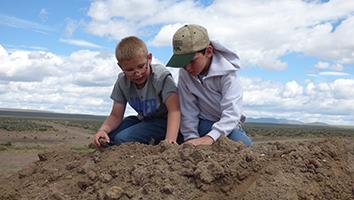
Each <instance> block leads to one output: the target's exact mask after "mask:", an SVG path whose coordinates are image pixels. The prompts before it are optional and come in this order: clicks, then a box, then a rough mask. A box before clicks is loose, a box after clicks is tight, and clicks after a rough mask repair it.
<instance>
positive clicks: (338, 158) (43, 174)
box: [0, 137, 354, 200]
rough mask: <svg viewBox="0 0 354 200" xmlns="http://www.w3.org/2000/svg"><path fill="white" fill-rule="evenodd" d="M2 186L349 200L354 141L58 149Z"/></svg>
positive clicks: (96, 194)
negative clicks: (82, 151) (87, 150)
mask: <svg viewBox="0 0 354 200" xmlns="http://www.w3.org/2000/svg"><path fill="white" fill-rule="evenodd" d="M38 157H39V160H38V161H36V162H35V163H33V164H32V165H31V166H28V167H27V168H25V169H23V170H21V171H19V172H18V173H16V174H14V175H12V176H10V177H9V178H6V179H3V180H1V182H0V199H9V200H13V199H32V198H33V199H59V200H60V199H85V200H90V199H102V200H114V199H351V198H354V194H353V192H354V191H353V190H354V167H353V166H354V141H353V140H352V139H328V140H320V141H312V142H311V141H310V142H274V143H266V144H258V145H254V146H253V147H251V148H247V147H245V146H244V145H242V144H241V143H238V142H233V141H230V140H229V139H227V138H224V137H223V138H221V139H219V140H218V141H217V142H216V143H215V144H214V145H212V146H198V147H193V146H190V145H168V144H165V143H161V144H159V145H156V146H151V145H143V144H138V143H129V144H124V145H120V146H113V147H111V148H108V149H105V150H104V151H102V152H100V151H94V152H90V153H78V152H73V151H69V150H65V149H64V150H63V149H62V150H55V151H52V152H46V153H42V154H39V156H38Z"/></svg>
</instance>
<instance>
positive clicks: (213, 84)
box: [94, 25, 252, 147]
mask: <svg viewBox="0 0 354 200" xmlns="http://www.w3.org/2000/svg"><path fill="white" fill-rule="evenodd" d="M173 52H174V55H173V56H172V58H171V59H170V61H169V62H168V64H167V66H171V67H177V68H181V69H180V71H179V80H178V96H179V97H178V96H177V89H176V86H175V84H174V82H173V79H172V77H171V75H170V73H169V72H168V70H167V69H165V68H164V67H163V66H160V65H151V59H152V55H151V54H150V53H148V52H147V48H146V46H145V44H144V42H143V41H141V40H140V39H138V38H136V37H127V38H124V39H123V40H122V41H121V42H120V43H119V44H118V46H117V48H116V57H117V60H118V65H119V67H120V68H121V69H122V71H123V72H122V73H121V74H119V76H118V80H117V82H116V84H115V86H114V89H113V92H112V95H111V98H112V99H113V107H112V112H111V114H110V115H109V116H108V118H107V119H106V121H105V122H104V123H103V125H102V126H101V128H100V129H99V130H98V132H97V133H96V135H95V138H94V143H95V144H96V146H98V147H100V145H101V144H100V142H99V139H100V138H104V140H105V141H107V142H109V143H111V144H122V143H124V142H132V141H136V142H141V143H145V144H148V143H150V141H151V140H154V141H155V142H156V143H158V142H159V141H161V140H163V139H165V140H166V141H167V142H168V143H170V144H172V143H176V141H177V138H178V140H179V142H180V141H181V137H180V136H181V135H179V134H178V131H179V125H180V121H181V128H180V131H181V134H182V135H183V136H184V141H185V143H189V144H192V145H194V146H197V145H210V144H212V143H214V142H215V141H216V140H217V139H218V138H219V137H220V135H221V134H223V135H225V136H228V137H229V138H230V139H232V140H235V141H242V142H243V143H245V144H246V145H251V143H252V142H251V140H250V138H249V137H248V136H247V135H246V133H245V131H244V130H243V129H242V127H241V112H242V111H241V103H242V90H241V86H240V83H239V77H238V76H237V74H236V72H237V70H238V69H239V68H240V67H239V64H238V62H239V58H238V56H237V55H236V54H235V53H233V52H231V51H230V50H228V49H226V48H225V47H223V46H222V45H220V44H218V43H217V42H211V41H210V40H209V36H208V33H207V30H206V29H205V28H204V27H202V26H198V25H185V26H183V27H181V28H180V29H179V30H177V32H176V33H175V34H174V36H173ZM179 102H181V106H180V105H179ZM126 103H129V104H130V105H131V106H132V108H133V109H134V110H135V111H137V113H138V116H129V117H127V118H124V119H123V114H124V110H125V106H126ZM181 113H182V115H181Z"/></svg>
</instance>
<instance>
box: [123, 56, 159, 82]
mask: <svg viewBox="0 0 354 200" xmlns="http://www.w3.org/2000/svg"><path fill="white" fill-rule="evenodd" d="M151 59H152V55H151V53H149V54H148V55H146V54H141V55H138V56H136V57H135V58H133V59H130V60H124V61H121V62H119V63H118V65H119V66H120V68H121V69H122V71H123V72H124V74H125V75H126V76H127V78H128V79H129V80H130V81H132V82H134V83H135V84H136V85H137V87H138V88H142V87H144V85H145V82H146V80H147V79H148V77H149V75H150V67H149V66H150V63H151Z"/></svg>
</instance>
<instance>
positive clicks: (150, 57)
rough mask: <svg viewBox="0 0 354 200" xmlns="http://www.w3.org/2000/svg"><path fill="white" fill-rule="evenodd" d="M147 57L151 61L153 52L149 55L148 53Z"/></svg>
mask: <svg viewBox="0 0 354 200" xmlns="http://www.w3.org/2000/svg"><path fill="white" fill-rule="evenodd" d="M147 59H148V60H149V61H151V60H152V53H148V55H147Z"/></svg>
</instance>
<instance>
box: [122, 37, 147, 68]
mask: <svg viewBox="0 0 354 200" xmlns="http://www.w3.org/2000/svg"><path fill="white" fill-rule="evenodd" d="M147 54H148V51H147V48H146V45H145V43H144V41H142V40H141V39H139V38H138V37H135V36H129V37H126V38H123V39H122V40H121V41H120V42H119V43H118V45H117V47H116V58H117V60H118V62H122V61H124V60H130V59H133V58H134V57H136V56H140V55H147Z"/></svg>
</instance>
